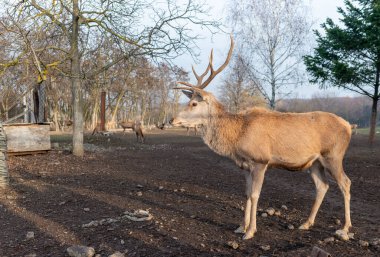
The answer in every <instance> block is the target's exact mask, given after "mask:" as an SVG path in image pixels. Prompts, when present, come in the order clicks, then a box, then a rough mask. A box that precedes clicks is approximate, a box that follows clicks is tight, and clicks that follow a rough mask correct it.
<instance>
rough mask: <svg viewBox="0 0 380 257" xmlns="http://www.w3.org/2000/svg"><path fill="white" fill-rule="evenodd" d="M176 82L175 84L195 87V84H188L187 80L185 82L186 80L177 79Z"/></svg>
mask: <svg viewBox="0 0 380 257" xmlns="http://www.w3.org/2000/svg"><path fill="white" fill-rule="evenodd" d="M176 83H177V84H182V85H185V86H188V87H190V88H193V87H196V86H195V85H193V84H190V83H189V82H186V81H177V82H176Z"/></svg>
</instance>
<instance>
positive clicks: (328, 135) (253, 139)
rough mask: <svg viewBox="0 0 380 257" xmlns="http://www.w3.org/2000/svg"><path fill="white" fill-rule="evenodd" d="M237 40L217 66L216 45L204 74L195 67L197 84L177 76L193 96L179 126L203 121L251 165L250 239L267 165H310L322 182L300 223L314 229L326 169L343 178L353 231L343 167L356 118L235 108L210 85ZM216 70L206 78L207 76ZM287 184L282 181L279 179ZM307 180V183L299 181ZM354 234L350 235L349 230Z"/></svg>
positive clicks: (231, 153)
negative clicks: (227, 107)
mask: <svg viewBox="0 0 380 257" xmlns="http://www.w3.org/2000/svg"><path fill="white" fill-rule="evenodd" d="M233 46H234V42H233V38H232V36H231V47H230V50H229V52H228V55H227V58H226V60H225V62H224V63H223V64H222V65H221V66H220V67H219V68H218V69H217V70H214V67H213V64H212V62H213V51H212V50H211V55H210V60H209V64H208V66H207V69H206V71H205V72H204V73H203V74H201V75H198V74H197V73H196V72H195V70H194V67H193V72H194V75H195V77H196V79H197V84H196V85H192V84H190V83H188V82H177V83H179V84H182V85H184V86H178V87H176V88H175V89H182V92H183V93H184V94H185V95H186V96H188V97H189V98H190V101H189V103H188V104H187V107H186V108H185V110H183V111H182V112H180V113H179V114H178V116H177V117H175V118H173V119H172V120H171V124H172V125H174V126H188V125H191V124H201V125H202V127H201V128H202V130H203V133H202V138H203V140H204V142H205V143H206V144H207V145H208V146H209V147H210V148H211V149H212V150H213V151H215V152H216V153H218V154H220V155H223V156H226V157H229V158H230V159H232V160H233V161H235V163H236V164H237V165H238V166H239V167H240V168H242V169H243V170H245V178H246V194H247V202H246V206H245V215H244V219H243V222H242V225H241V226H240V227H239V228H238V229H236V230H235V232H236V233H244V236H243V239H250V238H252V237H253V236H254V234H255V232H256V230H257V229H256V210H257V202H258V199H259V196H260V192H261V187H262V184H263V181H264V175H265V171H266V170H267V168H270V167H276V168H283V169H287V170H291V171H302V170H307V169H309V170H310V174H311V177H312V179H313V181H314V183H315V186H316V191H317V193H316V198H315V202H314V204H313V207H312V210H311V213H310V215H309V217H308V219H307V220H306V222H304V223H303V224H302V225H301V226H300V227H299V229H309V228H310V227H311V226H312V225H313V224H314V220H315V217H316V214H317V212H318V209H319V207H320V205H321V203H322V201H323V198H324V196H325V194H326V192H327V190H328V188H329V184H328V180H327V178H326V172H327V173H329V174H331V175H332V177H333V178H334V179H335V180H336V181H337V183H338V186H339V188H340V190H341V192H342V194H343V197H344V205H345V223H344V227H343V232H344V233H345V235H347V233H348V230H349V228H350V227H351V218H350V185H351V181H350V179H349V178H348V177H347V176H346V174H345V173H344V171H343V164H342V160H343V157H344V155H345V152H346V149H347V147H348V144H349V142H350V139H351V128H350V124H349V123H348V122H347V121H345V120H344V119H342V118H340V117H338V116H336V115H334V114H331V113H327V112H309V113H280V112H276V111H269V110H265V109H260V108H255V109H252V110H251V111H250V112H247V113H246V114H232V113H229V112H227V111H226V110H225V108H224V106H223V105H222V104H221V103H220V102H219V101H217V99H216V98H215V97H214V95H212V94H211V93H209V92H206V91H205V90H204V88H205V87H206V86H207V85H208V84H209V83H210V82H211V81H212V79H213V78H214V77H215V76H216V75H217V74H219V73H220V72H221V71H222V70H223V69H224V68H225V67H226V66H227V64H228V62H229V60H230V58H231V55H232V50H233ZM209 72H210V75H209V77H208V78H207V80H206V81H205V82H202V81H203V78H204V77H205V76H206V75H207V74H208V73H209ZM279 186H281V185H279ZM298 186H301V185H298ZM345 238H346V239H347V238H348V235H347V236H345Z"/></svg>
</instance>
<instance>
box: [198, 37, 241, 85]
mask: <svg viewBox="0 0 380 257" xmlns="http://www.w3.org/2000/svg"><path fill="white" fill-rule="evenodd" d="M230 38H231V45H230V50H229V51H228V55H227V57H226V60H225V61H224V63H223V64H222V65H221V66H220V67H219V68H218V69H217V70H216V71H215V70H214V68H213V66H212V61H213V50H211V54H210V64H209V67H210V68H211V74H210V76H209V77H208V78H207V80H206V81H205V82H204V83H202V85H200V86H198V88H200V89H203V88H205V87H207V85H208V84H210V82H211V80H213V78H214V77H215V76H216V75H217V74H218V73H220V72H221V71H222V70H223V69H224V68H225V67H226V66H227V64H228V63H229V62H230V59H231V56H232V51H233V49H234V39H233V37H232V35H230Z"/></svg>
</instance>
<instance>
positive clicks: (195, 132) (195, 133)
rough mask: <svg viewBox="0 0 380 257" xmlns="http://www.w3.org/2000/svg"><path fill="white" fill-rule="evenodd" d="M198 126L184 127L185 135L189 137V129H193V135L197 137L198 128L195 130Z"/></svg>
mask: <svg viewBox="0 0 380 257" xmlns="http://www.w3.org/2000/svg"><path fill="white" fill-rule="evenodd" d="M197 126H198V125H192V126H190V125H189V126H187V127H186V132H187V135H190V129H191V128H194V135H197V133H198V128H197Z"/></svg>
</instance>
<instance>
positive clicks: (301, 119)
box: [237, 110, 351, 169]
mask: <svg viewBox="0 0 380 257" xmlns="http://www.w3.org/2000/svg"><path fill="white" fill-rule="evenodd" d="M241 134H242V136H241V138H240V140H239V143H238V145H237V146H238V151H240V152H241V155H242V156H245V157H248V158H253V159H257V161H260V162H268V163H270V164H272V165H273V166H284V167H285V166H289V167H288V168H289V169H292V167H291V166H294V169H303V166H304V165H306V164H307V163H310V162H312V161H314V160H315V159H316V158H319V157H320V156H328V155H331V156H336V155H338V156H339V158H340V157H341V158H343V155H344V153H345V151H346V149H347V147H348V144H349V141H350V138H351V128H350V125H349V123H348V122H347V121H345V120H344V119H342V118H340V117H338V116H336V115H334V114H331V113H326V112H309V113H280V112H271V111H260V110H259V111H253V112H251V113H249V114H246V115H245V116H244V126H243V128H242V133H241Z"/></svg>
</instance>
